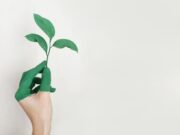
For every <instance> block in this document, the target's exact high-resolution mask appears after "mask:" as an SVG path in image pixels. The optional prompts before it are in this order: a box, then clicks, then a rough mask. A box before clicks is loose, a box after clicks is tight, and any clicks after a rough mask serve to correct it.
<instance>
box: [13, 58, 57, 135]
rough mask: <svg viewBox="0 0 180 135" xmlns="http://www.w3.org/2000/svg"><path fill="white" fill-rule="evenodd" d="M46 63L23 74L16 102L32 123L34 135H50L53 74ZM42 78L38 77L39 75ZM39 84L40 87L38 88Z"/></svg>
mask: <svg viewBox="0 0 180 135" xmlns="http://www.w3.org/2000/svg"><path fill="white" fill-rule="evenodd" d="M45 65H46V61H44V62H42V63H40V64H39V65H37V66H36V67H34V68H32V69H30V70H28V71H26V72H24V73H23V75H22V78H21V80H20V83H19V88H18V90H17V92H16V94H15V98H16V100H17V101H18V102H19V104H20V106H21V107H22V108H23V110H24V111H25V113H26V114H27V116H28V117H29V119H30V120H31V123H32V129H33V133H32V134H33V135H50V127H51V118H52V104H51V98H50V92H54V91H55V89H54V88H52V87H51V85H50V84H51V73H50V70H49V68H48V67H46V66H45ZM39 73H40V74H41V75H42V77H41V78H39V77H36V76H37V75H38V74H39ZM36 84H38V86H36Z"/></svg>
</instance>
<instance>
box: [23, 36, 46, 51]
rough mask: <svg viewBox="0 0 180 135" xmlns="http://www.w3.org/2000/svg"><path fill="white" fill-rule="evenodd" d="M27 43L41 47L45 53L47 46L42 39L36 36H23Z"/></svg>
mask: <svg viewBox="0 0 180 135" xmlns="http://www.w3.org/2000/svg"><path fill="white" fill-rule="evenodd" d="M25 37H26V38H27V39H28V40H29V41H32V42H37V43H39V45H40V46H41V48H42V49H43V50H44V51H45V52H46V53H47V50H48V46H47V43H46V41H45V39H44V38H43V37H41V36H40V35H38V34H28V35H26V36H25Z"/></svg>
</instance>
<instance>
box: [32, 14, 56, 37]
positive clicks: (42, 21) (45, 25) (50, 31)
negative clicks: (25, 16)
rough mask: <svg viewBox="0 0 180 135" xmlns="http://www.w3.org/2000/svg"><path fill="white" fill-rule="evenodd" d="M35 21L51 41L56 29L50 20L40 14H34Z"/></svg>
mask: <svg viewBox="0 0 180 135" xmlns="http://www.w3.org/2000/svg"><path fill="white" fill-rule="evenodd" d="M34 20H35V22H36V24H37V25H38V26H39V27H40V28H41V30H42V31H43V32H45V33H46V34H47V36H48V37H49V38H50V40H51V39H52V38H53V37H54V35H55V28H54V26H53V24H52V23H51V22H50V21H49V20H48V19H46V18H43V17H42V16H40V15H38V14H34Z"/></svg>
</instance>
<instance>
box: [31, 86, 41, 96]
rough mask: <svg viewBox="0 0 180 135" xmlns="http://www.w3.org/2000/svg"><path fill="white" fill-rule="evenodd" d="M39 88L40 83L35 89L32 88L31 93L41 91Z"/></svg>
mask: <svg viewBox="0 0 180 135" xmlns="http://www.w3.org/2000/svg"><path fill="white" fill-rule="evenodd" d="M39 89H40V85H38V86H36V87H35V88H33V89H32V90H31V94H35V93H37V92H38V91H39Z"/></svg>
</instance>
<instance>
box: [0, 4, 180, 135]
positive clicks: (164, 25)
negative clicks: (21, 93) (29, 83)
mask: <svg viewBox="0 0 180 135" xmlns="http://www.w3.org/2000/svg"><path fill="white" fill-rule="evenodd" d="M179 4H180V2H179V1H178V0H151V1H143V0H89V1H87V0H76V1H75V0H49V1H48V0H43V1H37V0H29V1H25V0H19V1H12V0H4V1H0V17H1V19H0V39H1V41H0V61H1V64H0V84H1V90H0V135H28V134H29V135H30V131H31V128H30V122H29V121H28V119H27V117H26V115H25V114H24V112H23V111H22V109H21V108H20V107H19V105H18V104H17V102H16V101H15V99H14V93H15V91H16V89H17V86H18V82H19V79H20V77H21V73H22V72H23V71H24V70H27V69H29V68H31V67H33V66H35V65H36V64H38V63H39V62H40V61H42V60H43V59H44V57H45V56H44V54H43V52H42V51H41V49H40V47H39V46H38V45H37V44H33V43H30V42H28V41H27V40H26V39H25V38H24V35H26V34H29V33H31V32H37V33H42V32H41V30H40V29H38V27H37V26H36V25H35V23H34V21H33V18H32V14H33V13H38V14H40V15H42V16H45V17H47V18H49V19H50V20H51V21H52V22H53V23H54V25H55V27H56V29H57V34H56V38H58V37H61V38H69V39H71V40H73V41H75V42H76V43H77V44H78V47H79V54H78V55H77V54H76V53H73V52H72V51H70V50H68V49H64V50H54V51H52V54H51V56H50V57H51V58H50V67H51V70H52V80H53V86H55V87H56V88H57V91H56V93H55V94H53V95H52V99H53V106H54V115H53V126H52V135H111V134H112V135H179V134H180V130H179V126H180V8H179Z"/></svg>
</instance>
